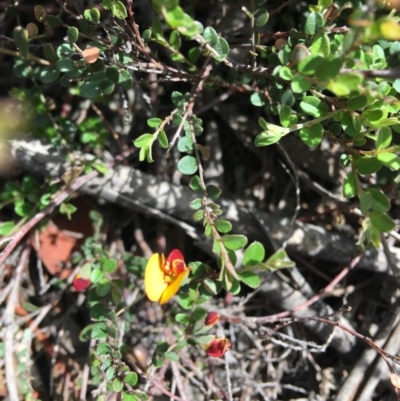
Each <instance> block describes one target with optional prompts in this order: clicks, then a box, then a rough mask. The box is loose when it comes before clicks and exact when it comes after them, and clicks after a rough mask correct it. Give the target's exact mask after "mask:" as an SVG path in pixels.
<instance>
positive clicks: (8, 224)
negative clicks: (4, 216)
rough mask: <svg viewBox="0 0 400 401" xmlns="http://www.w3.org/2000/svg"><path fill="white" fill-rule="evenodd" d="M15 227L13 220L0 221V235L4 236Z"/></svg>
mask: <svg viewBox="0 0 400 401" xmlns="http://www.w3.org/2000/svg"><path fill="white" fill-rule="evenodd" d="M14 227H15V223H14V222H13V221H5V222H4V223H0V235H2V236H3V237H5V236H6V235H8V234H9V233H10V232H11V231H12V230H13V229H14Z"/></svg>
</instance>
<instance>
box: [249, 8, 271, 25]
mask: <svg viewBox="0 0 400 401" xmlns="http://www.w3.org/2000/svg"><path fill="white" fill-rule="evenodd" d="M253 17H254V25H255V26H256V27H257V28H261V27H262V26H264V25H265V24H266V23H267V22H268V18H269V14H268V11H267V10H266V9H265V8H259V9H257V10H256V11H255V12H254V15H253Z"/></svg>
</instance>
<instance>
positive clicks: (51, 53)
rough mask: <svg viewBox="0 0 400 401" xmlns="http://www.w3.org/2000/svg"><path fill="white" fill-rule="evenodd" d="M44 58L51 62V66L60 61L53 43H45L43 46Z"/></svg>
mask: <svg viewBox="0 0 400 401" xmlns="http://www.w3.org/2000/svg"><path fill="white" fill-rule="evenodd" d="M43 52H44V56H45V57H46V59H47V60H49V61H50V63H51V64H55V63H56V62H57V60H58V58H57V54H56V52H55V50H54V47H53V45H52V44H51V43H45V44H44V46H43Z"/></svg>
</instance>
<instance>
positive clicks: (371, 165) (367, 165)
mask: <svg viewBox="0 0 400 401" xmlns="http://www.w3.org/2000/svg"><path fill="white" fill-rule="evenodd" d="M355 165H356V168H357V172H358V173H359V174H373V173H376V172H377V171H378V170H380V168H381V167H382V163H381V162H380V161H379V160H378V159H377V158H376V157H367V156H363V157H361V158H359V159H358V160H356V161H355Z"/></svg>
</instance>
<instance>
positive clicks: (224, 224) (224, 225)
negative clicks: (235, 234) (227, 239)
mask: <svg viewBox="0 0 400 401" xmlns="http://www.w3.org/2000/svg"><path fill="white" fill-rule="evenodd" d="M215 228H216V229H217V231H218V232H220V233H222V234H225V233H229V231H231V230H232V224H231V223H230V222H229V221H227V220H216V221H215Z"/></svg>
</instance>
